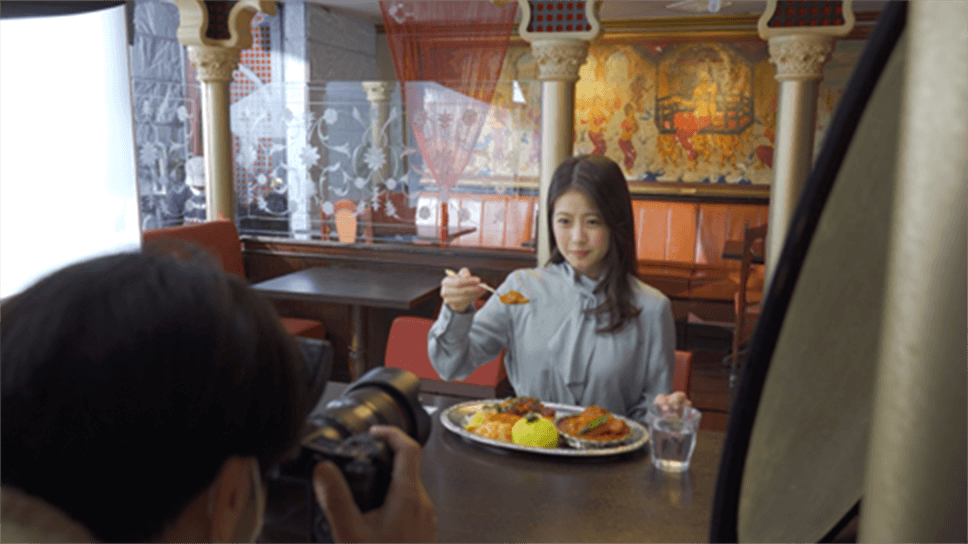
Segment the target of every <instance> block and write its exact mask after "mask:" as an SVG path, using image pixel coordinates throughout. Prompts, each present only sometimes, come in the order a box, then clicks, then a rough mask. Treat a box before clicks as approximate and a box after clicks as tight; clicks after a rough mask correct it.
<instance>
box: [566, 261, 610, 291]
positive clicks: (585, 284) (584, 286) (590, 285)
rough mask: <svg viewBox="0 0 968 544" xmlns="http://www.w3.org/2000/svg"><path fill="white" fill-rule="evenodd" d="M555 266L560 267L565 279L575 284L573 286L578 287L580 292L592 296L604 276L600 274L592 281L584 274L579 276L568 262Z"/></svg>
mask: <svg viewBox="0 0 968 544" xmlns="http://www.w3.org/2000/svg"><path fill="white" fill-rule="evenodd" d="M555 266H559V267H561V271H562V273H563V274H564V275H565V277H566V278H568V279H570V280H571V281H573V282H574V283H575V286H576V287H578V288H579V289H580V290H581V291H583V292H585V293H588V294H590V295H594V293H595V289H596V288H597V287H598V284H599V283H601V281H602V278H603V277H604V276H605V275H604V274H602V276H600V277H599V278H598V279H597V280H593V279H592V278H589V277H588V276H586V275H584V274H579V273H578V271H577V270H575V269H574V267H572V266H571V264H570V263H569V262H568V261H562V262H560V263H558V264H557V265H555Z"/></svg>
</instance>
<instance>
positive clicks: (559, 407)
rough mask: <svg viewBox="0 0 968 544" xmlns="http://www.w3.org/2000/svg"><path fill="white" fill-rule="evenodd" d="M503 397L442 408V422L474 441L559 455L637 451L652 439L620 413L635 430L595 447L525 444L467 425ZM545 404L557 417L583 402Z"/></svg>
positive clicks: (639, 424)
mask: <svg viewBox="0 0 968 544" xmlns="http://www.w3.org/2000/svg"><path fill="white" fill-rule="evenodd" d="M502 401H503V399H494V400H472V401H468V402H462V403H460V404H455V405H453V406H451V407H450V408H447V409H446V410H444V411H443V412H441V414H440V422H441V423H443V424H444V427H445V428H446V429H447V430H448V431H450V432H452V433H454V434H456V435H459V436H461V437H463V438H466V439H468V440H472V441H474V442H479V443H481V444H487V445H488V446H494V447H497V448H503V449H507V450H516V451H526V452H529V453H540V454H544V455H552V456H559V457H601V456H607V455H618V454H621V453H627V452H630V451H635V450H637V449H639V448H641V447H642V446H644V445H646V444H647V443H648V442H649V432H648V431H646V430H645V427H643V426H642V424H641V423H638V422H637V421H633V420H631V419H629V418H627V417H623V416H620V415H617V414H613V415H614V416H615V417H617V418H619V419H621V420H622V421H624V422H625V423H627V424H628V426H629V428H630V429H631V430H632V432H631V433H630V434H629V437H628V438H627V439H626V440H625V442H623V443H622V444H619V445H616V446H609V447H604V448H596V449H581V450H579V449H574V448H571V447H569V446H567V445H565V444H564V442H563V441H560V440H559V442H558V444H559V445H558V447H557V448H539V447H537V446H522V445H520V444H514V443H512V442H504V441H503V440H494V439H492V438H487V437H484V436H481V435H479V434H474V433H472V432H470V431H467V430H465V429H464V426H465V425H467V422H468V421H470V418H471V417H473V415H474V413H475V412H477V411H478V410H480V409H482V408H484V407H485V406H494V405H497V404H500V403H501V402H502ZM543 404H544V405H545V406H547V407H548V408H551V409H553V410H554V411H555V417H556V418H557V417H559V416H567V415H571V414H578V413H580V412H581V411H582V410H583V408H582V407H581V406H573V405H571V404H556V403H553V402H545V403H543Z"/></svg>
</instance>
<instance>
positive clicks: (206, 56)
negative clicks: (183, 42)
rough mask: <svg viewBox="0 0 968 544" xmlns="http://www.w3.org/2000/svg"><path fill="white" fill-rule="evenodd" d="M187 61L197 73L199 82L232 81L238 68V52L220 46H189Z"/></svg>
mask: <svg viewBox="0 0 968 544" xmlns="http://www.w3.org/2000/svg"><path fill="white" fill-rule="evenodd" d="M188 59H189V60H190V61H191V62H192V66H194V67H195V69H196V70H197V71H198V79H199V80H200V81H224V82H230V81H232V71H234V70H235V69H236V68H238V67H239V50H238V49H235V48H228V47H221V46H189V48H188Z"/></svg>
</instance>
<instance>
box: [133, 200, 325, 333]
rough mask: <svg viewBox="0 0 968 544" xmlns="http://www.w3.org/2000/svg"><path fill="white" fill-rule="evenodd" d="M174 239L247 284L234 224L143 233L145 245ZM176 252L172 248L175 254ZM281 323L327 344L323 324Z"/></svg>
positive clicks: (212, 223)
mask: <svg viewBox="0 0 968 544" xmlns="http://www.w3.org/2000/svg"><path fill="white" fill-rule="evenodd" d="M170 239H175V240H182V241H186V242H191V243H193V244H195V245H196V246H198V247H201V248H202V249H206V250H208V251H209V252H210V253H212V254H213V255H214V256H215V257H216V258H218V260H219V262H221V263H222V269H223V270H225V271H226V272H228V273H230V274H235V275H236V276H238V277H240V278H242V279H243V280H246V277H245V265H244V263H243V261H242V244H241V242H239V231H238V230H237V229H236V228H235V223H233V222H232V221H228V220H226V219H219V220H216V221H206V222H204V223H195V224H191V225H182V226H177V227H165V228H161V229H153V230H146V231H144V232H142V233H141V241H142V243H145V244H146V243H148V242H161V241H164V240H170ZM175 249H176V248H172V250H175ZM246 281H247V280H246ZM280 319H281V320H282V324H283V325H285V327H286V330H287V331H289V333H290V334H292V335H294V336H304V337H307V338H317V339H319V340H326V326H325V325H324V324H323V323H321V322H319V321H316V320H313V319H302V318H298V317H281V318H280Z"/></svg>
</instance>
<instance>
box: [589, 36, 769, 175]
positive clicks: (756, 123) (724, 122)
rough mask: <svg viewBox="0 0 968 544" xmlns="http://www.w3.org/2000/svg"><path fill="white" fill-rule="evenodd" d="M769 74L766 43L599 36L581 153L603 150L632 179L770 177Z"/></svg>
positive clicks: (591, 52) (592, 52) (591, 50)
mask: <svg viewBox="0 0 968 544" xmlns="http://www.w3.org/2000/svg"><path fill="white" fill-rule="evenodd" d="M773 73H774V72H773V69H772V66H771V65H770V64H769V63H768V62H767V61H766V44H765V43H764V42H735V43H733V42H686V43H663V42H642V43H635V44H593V45H592V46H591V47H590V48H589V55H588V60H587V61H586V63H585V65H584V66H582V68H581V70H580V76H581V79H580V81H579V82H578V84H577V85H576V108H575V152H576V153H595V154H603V155H607V156H608V157H610V158H612V159H613V160H615V161H616V162H618V163H619V164H620V165H622V167H623V168H624V170H625V174H626V176H627V177H628V178H629V179H630V180H638V181H682V182H693V183H696V182H704V183H737V184H768V183H769V182H770V178H771V174H772V172H771V168H772V162H771V161H772V134H773V125H774V122H775V117H776V116H775V110H776V105H775V104H776V98H775V97H776V85H775V83H773V80H772V78H773ZM764 76H765V77H764ZM758 149H759V151H758Z"/></svg>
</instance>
